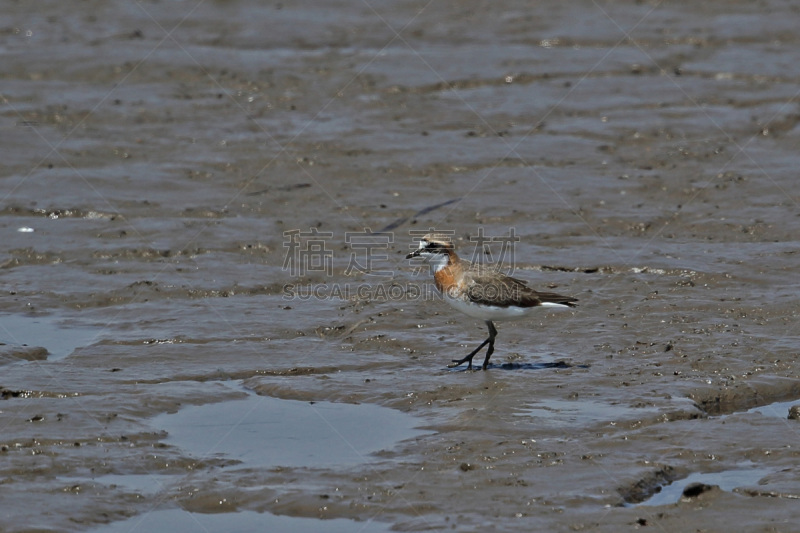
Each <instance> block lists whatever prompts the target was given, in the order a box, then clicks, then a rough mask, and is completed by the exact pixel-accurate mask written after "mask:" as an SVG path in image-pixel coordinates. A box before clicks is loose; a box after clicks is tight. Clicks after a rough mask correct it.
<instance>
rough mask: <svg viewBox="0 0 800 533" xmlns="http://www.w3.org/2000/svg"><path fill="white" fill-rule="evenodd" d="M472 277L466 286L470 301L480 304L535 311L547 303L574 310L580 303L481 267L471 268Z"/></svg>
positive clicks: (473, 266) (474, 266)
mask: <svg viewBox="0 0 800 533" xmlns="http://www.w3.org/2000/svg"><path fill="white" fill-rule="evenodd" d="M469 277H470V279H471V282H470V283H469V285H468V286H467V298H468V299H469V301H471V302H473V303H477V304H483V305H493V306H496V307H508V306H510V305H517V306H520V307H536V306H539V305H542V303H545V302H546V303H554V304H561V305H566V306H569V307H575V305H576V304H575V302H577V301H578V300H577V298H572V297H570V296H562V295H560V294H556V293H554V292H538V291H535V290H533V289H531V288H530V287H528V286H527V285H526V282H525V281H524V280H521V279H517V278H512V277H509V276H504V275H502V274H500V273H498V272H497V271H495V270H491V269H488V268H486V267H484V266H482V265H471V266H470V268H469Z"/></svg>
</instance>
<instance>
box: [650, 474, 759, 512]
mask: <svg viewBox="0 0 800 533" xmlns="http://www.w3.org/2000/svg"><path fill="white" fill-rule="evenodd" d="M771 472H772V470H770V469H769V468H743V469H737V470H725V471H722V472H713V473H706V474H703V473H695V474H691V475H689V476H687V477H685V478H683V479H678V480H675V481H673V482H672V483H670V484H669V485H664V486H663V487H661V490H660V491H659V492H657V493H656V494H654V495H653V496H651V497H650V498H649V499H647V500H645V501H643V502H641V503H639V504H637V505H669V504H672V503H677V502H678V501H680V499H681V496H683V491H684V490H685V489H686V487H688V486H689V485H691V484H692V483H703V484H705V485H711V486H714V485H716V486H718V487H719V488H720V489H722V490H724V491H728V492H730V491H732V490H734V489H736V488H739V487H746V486H751V485H755V484H757V483H758V481H759V480H760V479H761V478H763V477H764V476H766V475H768V474H770V473H771Z"/></svg>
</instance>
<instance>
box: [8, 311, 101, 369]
mask: <svg viewBox="0 0 800 533" xmlns="http://www.w3.org/2000/svg"><path fill="white" fill-rule="evenodd" d="M100 333H101V330H100V328H95V327H87V326H79V325H69V326H66V325H64V319H63V318H59V317H57V316H54V315H42V316H27V315H5V316H3V317H0V343H3V344H7V345H9V346H31V347H33V346H40V347H42V348H46V349H47V351H48V353H49V355H48V357H47V358H48V359H49V360H58V359H63V358H64V357H67V356H68V355H70V354H71V353H72V352H73V351H75V349H76V348H79V347H81V346H88V345H89V344H92V343H93V342H95V341H96V340H97V339H98V337H99V336H100Z"/></svg>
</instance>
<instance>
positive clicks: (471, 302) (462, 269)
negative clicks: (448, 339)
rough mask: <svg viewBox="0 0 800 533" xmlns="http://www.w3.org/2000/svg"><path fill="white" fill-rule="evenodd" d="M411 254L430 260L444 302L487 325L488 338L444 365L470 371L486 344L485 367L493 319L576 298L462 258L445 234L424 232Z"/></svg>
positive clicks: (491, 346)
mask: <svg viewBox="0 0 800 533" xmlns="http://www.w3.org/2000/svg"><path fill="white" fill-rule="evenodd" d="M412 257H422V258H423V259H425V260H426V261H427V262H428V263H430V265H431V267H432V269H433V279H434V281H435V283H436V288H438V289H439V291H440V292H441V293H442V295H443V296H444V300H445V301H446V302H447V303H449V304H450V305H452V306H453V307H455V308H456V309H458V310H459V311H461V312H462V313H464V314H466V315H469V316H471V317H473V318H480V319H482V320H484V321H486V325H487V326H488V327H489V338H487V339H486V340H485V341H483V342H482V343H481V345H480V346H478V347H477V348H475V349H474V350H473V351H471V352H470V353H469V354H467V356H466V357H464V358H463V359H453V363H452V364H450V365H447V366H448V367H450V368H454V367H457V366H459V365H462V364H464V363H468V366H467V370H471V369H472V358H473V357H475V354H477V353H478V352H479V351H480V350H481V348H483V347H484V346H486V345H487V344H488V345H489V348H488V349H487V350H486V359H484V360H483V369H484V370H486V367H487V366H489V358H490V357H491V356H492V352H494V339H495V337H497V330H496V329H495V327H494V323H493V321H494V320H514V319H516V318H520V317H522V316H524V315H526V314H528V313H529V312H530V311H531V310H533V309H535V308H537V307H561V308H568V307H575V305H576V304H575V302H577V301H578V300H577V298H572V297H570V296H562V295H560V294H555V293H553V292H538V291H535V290H533V289H531V288H530V287H528V286H527V285H526V283H527V282H525V281H523V280H521V279H517V278H512V277H509V276H506V275H504V274H501V273H500V272H498V271H497V270H496V269H493V268H491V267H488V266H484V265H480V264H476V263H470V262H469V261H466V260H464V259H461V258H460V257H458V256H457V255H456V252H455V250H454V248H453V243H452V242H450V238H449V237H448V236H447V235H440V234H436V233H430V234H428V235H425V236H424V237H423V238H422V239H421V240H420V242H419V248H418V249H416V250H414V251H413V252H412V253H410V254H408V255H407V256H406V259H411V258H412Z"/></svg>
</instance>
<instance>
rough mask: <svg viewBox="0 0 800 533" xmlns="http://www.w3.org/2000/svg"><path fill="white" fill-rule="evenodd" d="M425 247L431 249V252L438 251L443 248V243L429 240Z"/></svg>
mask: <svg viewBox="0 0 800 533" xmlns="http://www.w3.org/2000/svg"><path fill="white" fill-rule="evenodd" d="M425 249H426V250H429V251H431V252H438V251H440V250H441V249H442V245H441V244H439V243H438V242H429V243H428V244H427V245H426V246H425Z"/></svg>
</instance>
